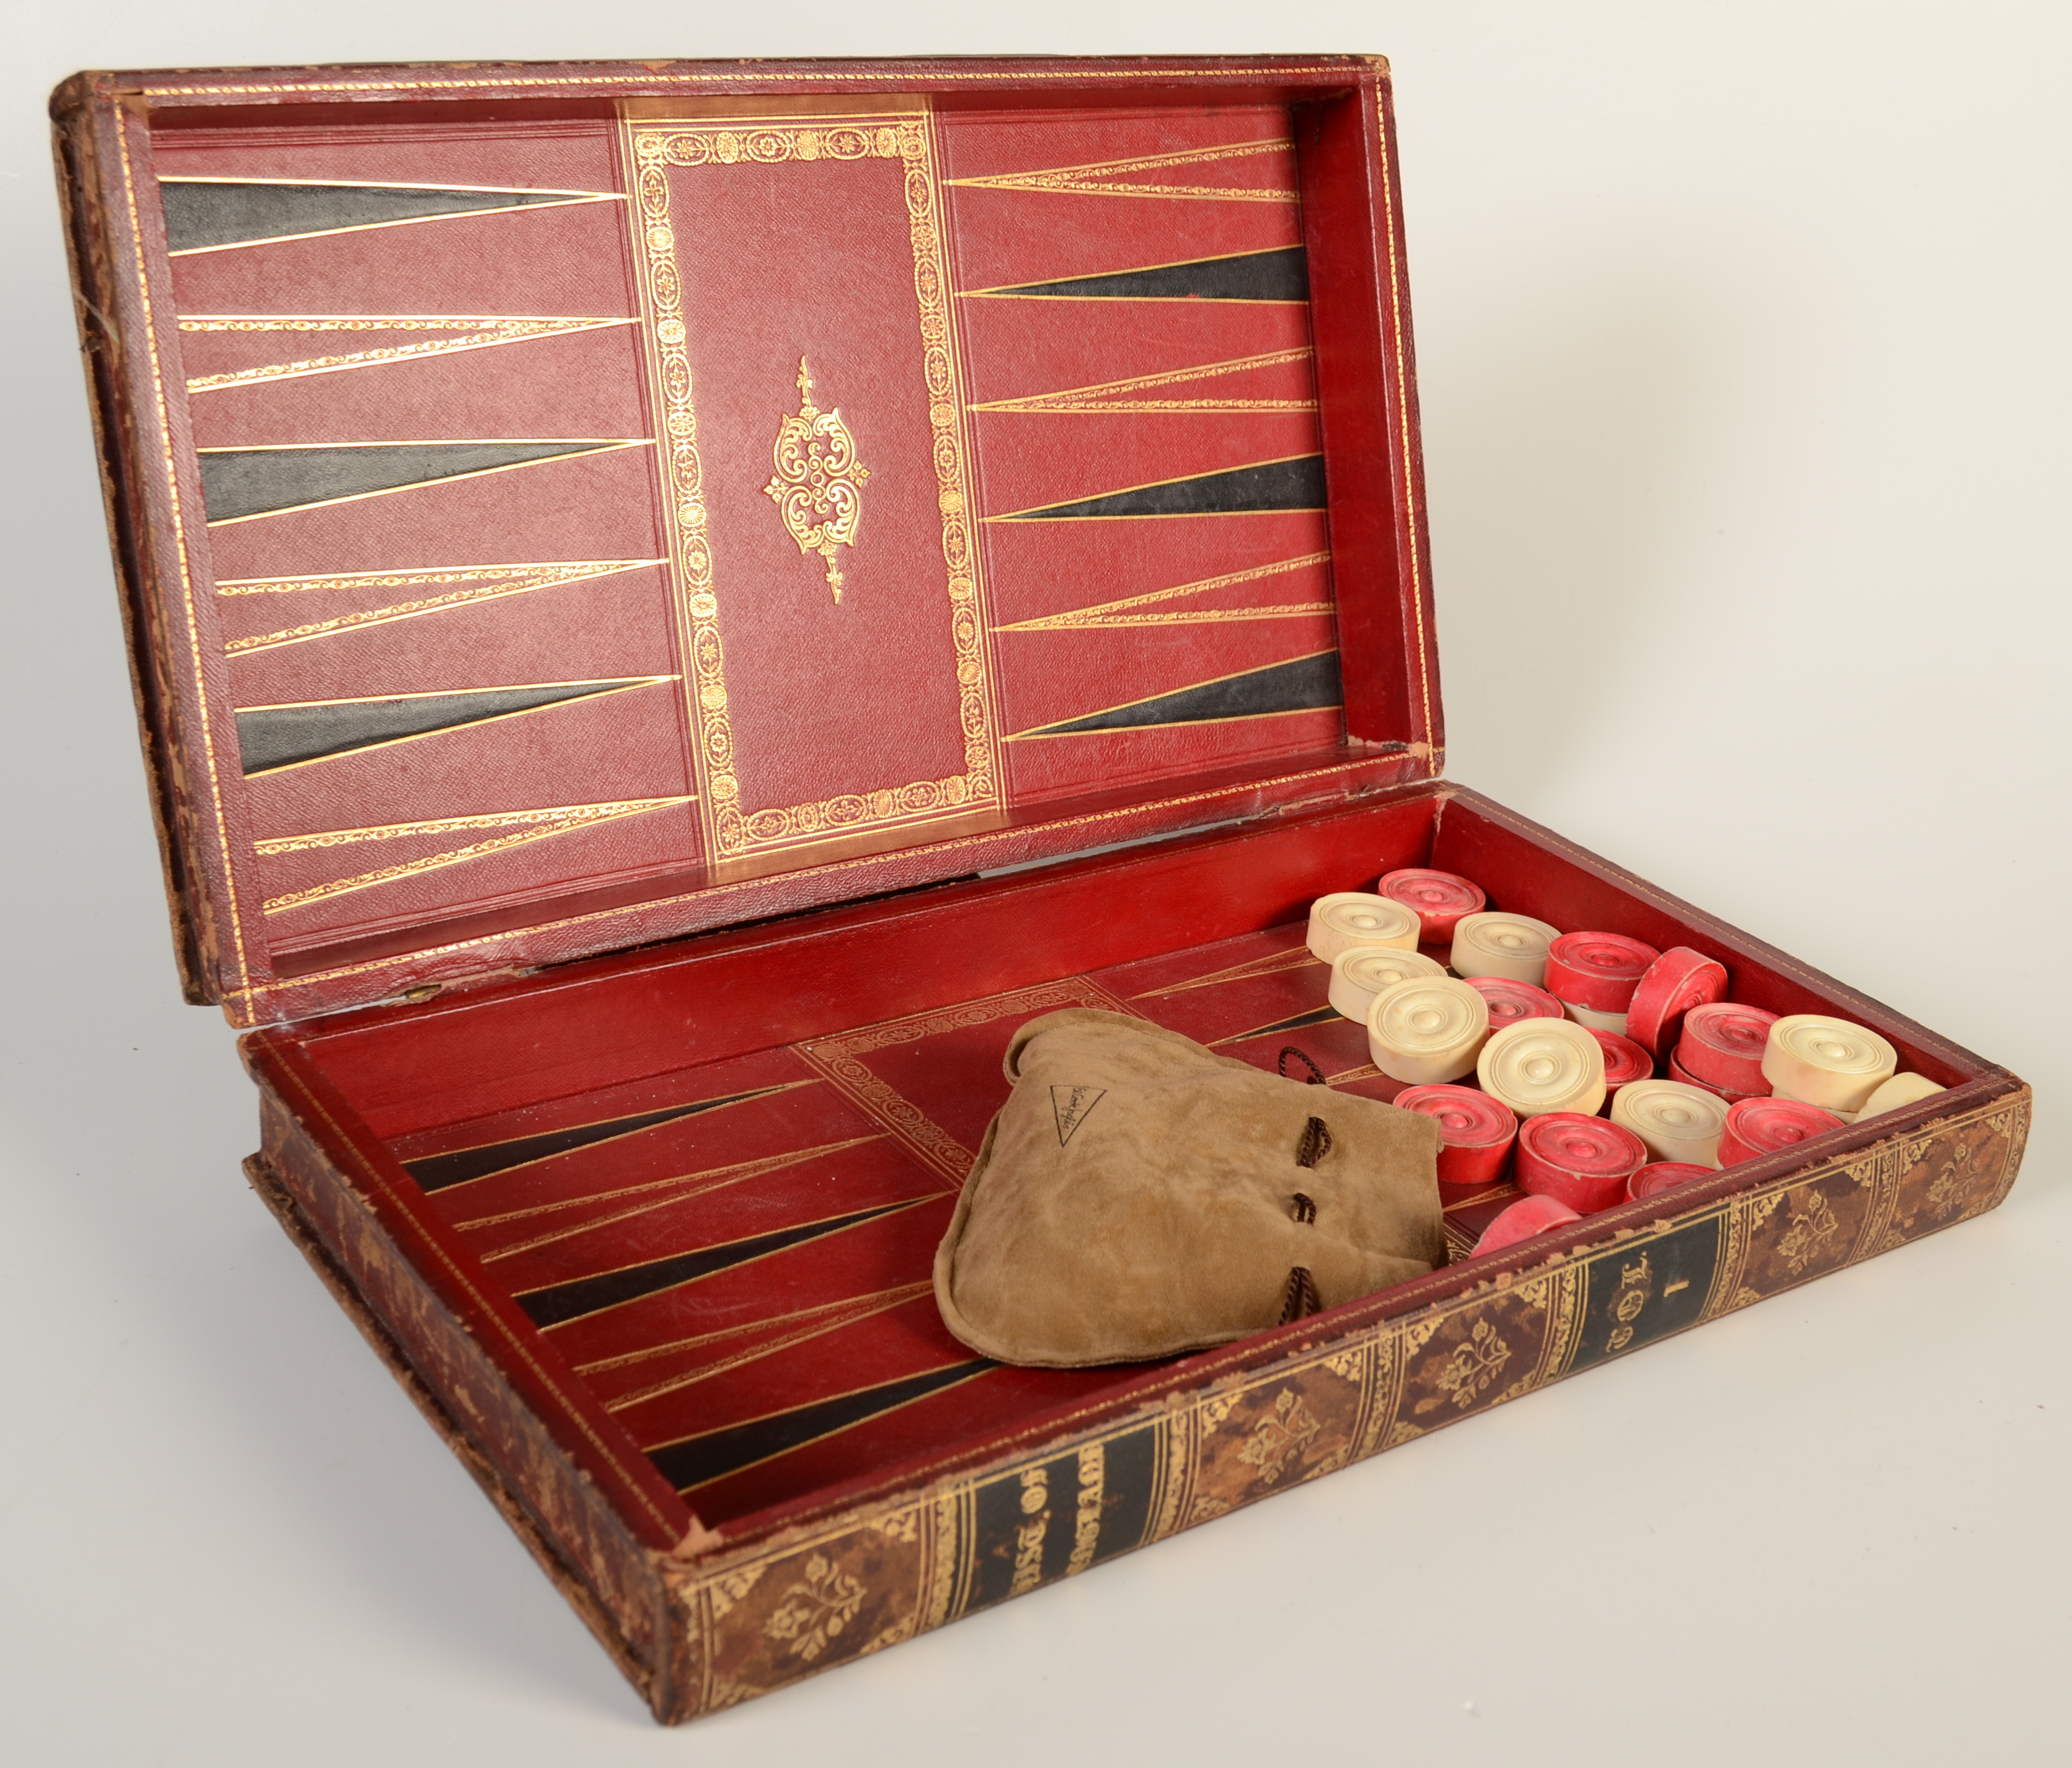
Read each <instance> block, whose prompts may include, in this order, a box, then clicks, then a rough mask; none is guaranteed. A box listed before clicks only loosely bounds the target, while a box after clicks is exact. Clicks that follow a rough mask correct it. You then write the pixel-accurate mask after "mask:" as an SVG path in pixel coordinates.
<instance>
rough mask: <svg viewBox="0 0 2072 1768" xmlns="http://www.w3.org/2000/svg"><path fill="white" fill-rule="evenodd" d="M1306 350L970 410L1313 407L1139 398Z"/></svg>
mask: <svg viewBox="0 0 2072 1768" xmlns="http://www.w3.org/2000/svg"><path fill="white" fill-rule="evenodd" d="M1309 356H1310V351H1309V346H1308V345H1306V344H1305V345H1304V346H1302V347H1301V348H1300V349H1297V350H1269V351H1268V352H1265V353H1264V355H1262V356H1233V357H1231V359H1230V360H1228V361H1226V362H1205V363H1202V364H1199V365H1198V367H1195V368H1169V369H1167V370H1166V371H1165V372H1164V373H1162V374H1155V375H1133V376H1130V377H1129V378H1128V380H1103V381H1099V382H1096V384H1094V385H1092V386H1090V387H1067V388H1065V389H1063V390H1062V391H1060V392H1058V393H1030V394H1029V395H1028V396H1027V397H1024V398H1021V399H989V400H988V401H985V404H983V405H973V406H972V410H973V411H1001V412H1022V413H1027V414H1030V415H1031V416H1035V415H1040V414H1050V415H1059V416H1062V415H1066V414H1079V415H1099V414H1100V413H1104V412H1112V413H1116V414H1117V415H1121V416H1136V417H1155V416H1158V415H1160V414H1161V413H1168V412H1173V413H1178V412H1190V411H1314V410H1315V409H1317V401H1316V400H1315V399H1314V398H1309V399H1151V398H1147V397H1143V396H1144V395H1145V394H1148V393H1152V392H1153V391H1155V390H1156V389H1158V388H1160V387H1182V386H1188V385H1190V384H1193V383H1194V382H1195V381H1198V380H1215V379H1216V378H1218V377H1219V376H1223V375H1235V374H1243V373H1244V372H1247V371H1248V370H1250V369H1254V368H1279V367H1281V366H1282V365H1283V364H1287V363H1290V362H1307V361H1308V360H1309Z"/></svg>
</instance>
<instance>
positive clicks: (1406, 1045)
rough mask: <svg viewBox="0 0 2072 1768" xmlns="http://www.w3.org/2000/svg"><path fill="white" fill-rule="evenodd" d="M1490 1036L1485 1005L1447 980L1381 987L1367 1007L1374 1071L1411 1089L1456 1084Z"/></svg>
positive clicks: (1418, 980) (1415, 980)
mask: <svg viewBox="0 0 2072 1768" xmlns="http://www.w3.org/2000/svg"><path fill="white" fill-rule="evenodd" d="M1546 1023H1548V1024H1549V1025H1552V1024H1554V1023H1556V1022H1555V1021H1553V1020H1551V1019H1550V1020H1548V1021H1547V1022H1546ZM1488 1036H1489V1003H1488V1002H1487V1001H1485V1000H1483V999H1482V997H1481V996H1480V995H1479V994H1478V993H1475V991H1474V989H1471V988H1470V987H1469V986H1468V985H1467V984H1466V983H1465V982H1457V981H1454V980H1453V978H1452V977H1445V976H1437V977H1410V978H1408V980H1407V981H1402V982H1399V983H1396V985H1394V986H1393V987H1392V988H1387V989H1383V990H1382V992H1381V993H1379V994H1378V995H1376V996H1375V997H1374V1004H1373V1005H1371V1006H1370V1007H1369V1008H1368V1009H1367V1052H1368V1054H1369V1055H1371V1056H1372V1057H1373V1058H1374V1065H1375V1067H1377V1068H1379V1070H1380V1071H1382V1072H1383V1074H1385V1075H1387V1076H1388V1077H1389V1078H1390V1079H1392V1080H1402V1081H1408V1083H1410V1084H1411V1085H1412V1086H1413V1087H1423V1086H1432V1085H1435V1084H1437V1083H1438V1082H1441V1081H1445V1080H1457V1079H1459V1078H1460V1077H1461V1075H1465V1074H1466V1073H1468V1072H1469V1071H1470V1070H1471V1069H1473V1068H1474V1065H1475V1055H1476V1053H1477V1052H1478V1051H1480V1050H1481V1048H1482V1042H1483V1040H1484V1039H1485V1038H1487V1037H1488Z"/></svg>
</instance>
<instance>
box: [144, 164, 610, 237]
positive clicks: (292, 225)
mask: <svg viewBox="0 0 2072 1768" xmlns="http://www.w3.org/2000/svg"><path fill="white" fill-rule="evenodd" d="M158 193H159V199H160V201H161V202H162V204H164V208H165V216H166V250H167V251H169V252H205V251H208V250H209V249H212V247H216V246H221V245H257V244H258V243H259V242H260V241H264V240H286V239H294V238H297V237H298V236H302V235H303V234H307V233H334V232H338V231H339V229H340V228H349V227H389V226H393V225H394V224H396V223H397V222H398V221H430V220H443V219H444V218H446V216H454V215H480V214H483V213H486V212H489V211H491V210H495V209H507V208H537V207H539V206H540V205H541V204H555V203H572V202H581V201H582V200H583V199H584V198H585V197H586V195H589V194H590V193H588V192H582V191H467V190H453V189H449V188H446V187H442V186H438V185H429V184H428V185H397V184H283V183H272V182H260V181H254V182H253V183H236V182H232V181H224V182H218V181H217V180H216V179H194V180H188V179H165V180H163V181H162V182H161V183H160V184H159V186H158ZM602 194H603V193H602V192H599V193H598V195H602Z"/></svg>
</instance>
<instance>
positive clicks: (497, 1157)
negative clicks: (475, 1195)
mask: <svg viewBox="0 0 2072 1768" xmlns="http://www.w3.org/2000/svg"><path fill="white" fill-rule="evenodd" d="M773 1092H783V1088H781V1087H758V1088H755V1090H754V1092H735V1093H728V1094H726V1095H725V1096H722V1097H721V1098H717V1099H699V1100H693V1102H692V1103H691V1104H688V1105H664V1107H663V1108H661V1109H660V1110H659V1111H643V1112H639V1113H637V1114H635V1116H631V1117H608V1118H605V1119H602V1120H600V1121H598V1122H597V1123H594V1124H577V1125H572V1126H571V1127H570V1128H569V1129H549V1130H544V1131H542V1132H541V1133H540V1134H538V1135H537V1136H516V1137H512V1139H511V1140H510V1141H500V1142H484V1143H483V1144H481V1145H479V1146H477V1147H474V1148H457V1149H454V1150H453V1151H452V1152H451V1153H446V1154H428V1155H426V1157H424V1158H423V1159H422V1160H406V1161H405V1162H403V1170H404V1171H405V1172H406V1173H408V1174H409V1175H410V1177H411V1178H414V1179H415V1180H417V1186H418V1189H419V1190H427V1191H439V1190H445V1189H446V1186H449V1185H465V1184H466V1183H467V1182H468V1181H469V1180H470V1179H473V1178H488V1177H489V1175H490V1174H491V1173H505V1172H508V1171H510V1170H511V1169H512V1167H514V1166H530V1165H531V1164H532V1162H534V1161H536V1160H546V1159H549V1158H550V1157H552V1156H553V1155H556V1154H565V1153H569V1151H570V1150H571V1149H578V1148H588V1147H590V1145H592V1144H593V1143H595V1142H608V1141H617V1140H618V1138H619V1137H621V1136H631V1135H633V1134H634V1133H636V1132H637V1131H639V1130H643V1129H654V1128H655V1126H656V1125H658V1124H672V1123H674V1122H676V1120H677V1119H679V1118H680V1117H695V1116H697V1115H698V1114H699V1113H700V1112H707V1111H717V1110H719V1109H720V1108H721V1107H722V1106H725V1105H738V1104H742V1102H743V1101H745V1100H750V1099H761V1098H763V1097H766V1096H767V1095H769V1094H771V1093H773Z"/></svg>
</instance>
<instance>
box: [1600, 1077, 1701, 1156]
mask: <svg viewBox="0 0 2072 1768" xmlns="http://www.w3.org/2000/svg"><path fill="white" fill-rule="evenodd" d="M1612 1121H1613V1122H1614V1123H1615V1124H1623V1125H1625V1126H1626V1128H1627V1129H1630V1130H1631V1131H1632V1132H1633V1133H1634V1135H1636V1136H1638V1137H1639V1138H1640V1139H1641V1141H1642V1142H1644V1143H1646V1145H1647V1157H1648V1158H1649V1159H1650V1160H1651V1161H1675V1162H1681V1163H1683V1164H1686V1165H1690V1166H1717V1165H1718V1164H1719V1160H1720V1136H1721V1135H1722V1134H1724V1133H1725V1130H1726V1127H1727V1108H1726V1106H1725V1104H1724V1103H1723V1102H1722V1101H1721V1100H1718V1099H1716V1098H1715V1097H1714V1096H1712V1094H1711V1093H1708V1092H1706V1091H1705V1090H1704V1088H1701V1087H1687V1086H1685V1085H1684V1084H1683V1083H1682V1082H1681V1081H1676V1080H1636V1081H1634V1083H1632V1084H1631V1085H1630V1086H1626V1087H1622V1088H1619V1090H1618V1092H1617V1093H1615V1094H1614V1095H1613V1097H1612Z"/></svg>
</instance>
